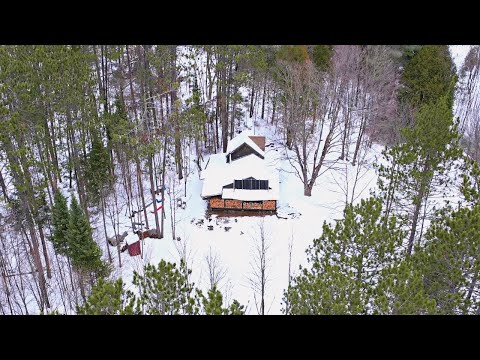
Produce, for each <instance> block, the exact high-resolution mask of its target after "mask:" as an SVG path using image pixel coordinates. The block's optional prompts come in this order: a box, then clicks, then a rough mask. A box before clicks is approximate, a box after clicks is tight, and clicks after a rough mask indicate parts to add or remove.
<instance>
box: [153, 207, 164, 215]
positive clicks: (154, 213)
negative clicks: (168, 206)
mask: <svg viewBox="0 0 480 360" xmlns="http://www.w3.org/2000/svg"><path fill="white" fill-rule="evenodd" d="M162 206H163V205H160V206H159V207H158V208H157V210H155V211H150V212H151V213H152V214H155V213H156V212H157V211H158V210H160V209H161V208H162Z"/></svg>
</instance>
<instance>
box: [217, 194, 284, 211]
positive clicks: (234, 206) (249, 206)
mask: <svg viewBox="0 0 480 360" xmlns="http://www.w3.org/2000/svg"><path fill="white" fill-rule="evenodd" d="M209 204H210V209H231V210H248V211H252V210H267V211H276V210H277V202H276V201H275V200H263V201H241V200H235V199H225V200H224V199H222V198H220V197H219V196H216V197H212V198H210V199H209Z"/></svg>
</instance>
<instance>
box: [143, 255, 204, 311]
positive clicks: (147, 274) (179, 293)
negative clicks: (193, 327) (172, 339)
mask: <svg viewBox="0 0 480 360" xmlns="http://www.w3.org/2000/svg"><path fill="white" fill-rule="evenodd" d="M190 273H191V270H189V269H187V267H186V265H185V263H184V262H183V261H181V263H180V266H179V268H177V265H176V264H172V263H168V262H166V261H164V260H162V261H160V263H159V264H158V266H157V267H155V266H153V265H151V264H147V265H145V267H144V274H143V275H140V274H139V273H137V272H134V274H133V284H134V285H136V286H138V288H139V293H140V294H141V295H140V298H139V300H138V304H139V305H140V306H141V308H142V309H143V312H144V313H146V314H151V315H179V314H198V313H199V311H200V309H199V306H198V301H196V299H195V297H194V296H193V291H194V287H193V284H189V282H188V276H189V274H190Z"/></svg>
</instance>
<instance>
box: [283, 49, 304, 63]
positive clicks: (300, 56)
mask: <svg viewBox="0 0 480 360" xmlns="http://www.w3.org/2000/svg"><path fill="white" fill-rule="evenodd" d="M277 58H278V59H279V60H283V61H288V62H300V63H302V62H305V61H307V59H309V56H308V51H307V47H306V46H305V45H282V46H281V47H280V49H279V51H278V53H277Z"/></svg>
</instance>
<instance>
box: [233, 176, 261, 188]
mask: <svg viewBox="0 0 480 360" xmlns="http://www.w3.org/2000/svg"><path fill="white" fill-rule="evenodd" d="M235 189H244V190H268V189H269V187H268V180H256V179H254V178H248V179H243V180H235Z"/></svg>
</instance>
